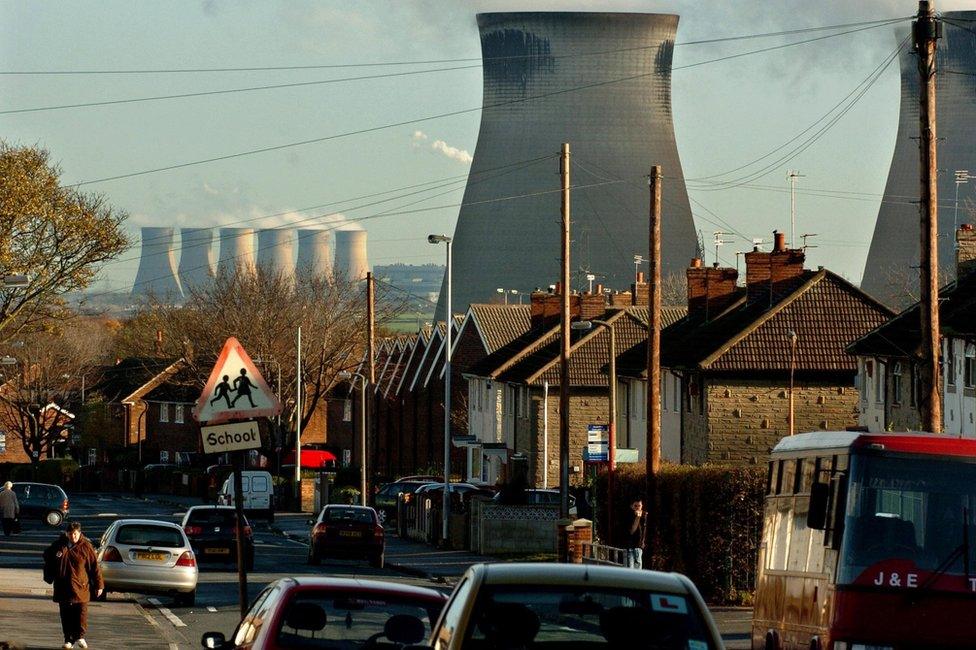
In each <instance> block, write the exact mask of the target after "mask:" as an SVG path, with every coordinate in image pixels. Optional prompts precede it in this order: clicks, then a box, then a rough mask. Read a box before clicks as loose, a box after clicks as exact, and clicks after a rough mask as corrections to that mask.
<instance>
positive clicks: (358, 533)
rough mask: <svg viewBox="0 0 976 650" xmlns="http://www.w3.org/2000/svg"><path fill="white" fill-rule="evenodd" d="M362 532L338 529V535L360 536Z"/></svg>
mask: <svg viewBox="0 0 976 650" xmlns="http://www.w3.org/2000/svg"><path fill="white" fill-rule="evenodd" d="M362 535H363V534H362V533H360V532H359V531H358V530H340V531H339V537H362Z"/></svg>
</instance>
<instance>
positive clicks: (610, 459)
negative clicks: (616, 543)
mask: <svg viewBox="0 0 976 650" xmlns="http://www.w3.org/2000/svg"><path fill="white" fill-rule="evenodd" d="M594 325H597V326H599V327H605V328H607V330H608V331H609V332H610V340H609V343H608V345H609V354H610V360H609V368H608V371H609V375H610V409H609V410H610V412H609V414H608V415H609V417H608V420H607V421H608V422H609V426H608V429H609V431H608V432H607V434H608V440H607V467H608V470H607V535H608V536H611V535H612V534H613V532H612V531H613V475H614V472H616V471H617V331H616V329H615V328H614V326H613V323H609V322H607V321H605V320H596V319H594V320H589V321H585V320H584V321H576V322H575V323H573V324H572V325H571V326H570V327H571V328H572V329H576V330H589V329H593V326H594Z"/></svg>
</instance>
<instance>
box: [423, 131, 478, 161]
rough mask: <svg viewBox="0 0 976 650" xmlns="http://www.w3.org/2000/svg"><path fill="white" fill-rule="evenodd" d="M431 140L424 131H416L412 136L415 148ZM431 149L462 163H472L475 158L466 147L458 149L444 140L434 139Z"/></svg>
mask: <svg viewBox="0 0 976 650" xmlns="http://www.w3.org/2000/svg"><path fill="white" fill-rule="evenodd" d="M428 140H430V136H429V135H427V134H426V133H424V132H423V131H414V132H413V135H412V136H411V137H410V143H411V145H412V146H413V147H414V148H420V147H423V146H424V145H425V144H426V143H427V141H428ZM430 149H431V150H433V151H436V152H437V153H439V154H441V155H442V156H446V157H448V158H450V159H451V160H456V161H457V162H459V163H461V164H462V165H470V164H471V161H472V160H473V158H472V156H471V154H470V153H469V152H468V151H467V150H465V149H458V148H457V147H454V146H451V145H449V144H447V143H446V142H444V141H443V140H434V141H433V142H431V143H430Z"/></svg>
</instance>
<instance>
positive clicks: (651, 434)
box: [645, 165, 661, 512]
mask: <svg viewBox="0 0 976 650" xmlns="http://www.w3.org/2000/svg"><path fill="white" fill-rule="evenodd" d="M650 186H651V203H650V228H649V237H650V241H649V242H648V253H649V257H648V259H649V261H650V264H651V268H650V277H649V278H648V285H647V290H648V319H647V450H646V453H645V460H646V463H647V510H648V511H649V512H653V511H654V489H655V487H656V486H655V480H656V478H657V475H658V472H660V471H661V166H660V165H654V166H653V167H651V178H650Z"/></svg>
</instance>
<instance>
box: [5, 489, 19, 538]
mask: <svg viewBox="0 0 976 650" xmlns="http://www.w3.org/2000/svg"><path fill="white" fill-rule="evenodd" d="M19 514H20V503H18V502H17V493H16V492H14V484H13V483H11V482H10V481H7V482H6V483H4V484H3V490H0V518H2V519H3V536H4V537H10V533H12V532H14V524H15V523H16V521H17V515H19Z"/></svg>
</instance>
